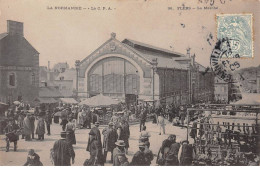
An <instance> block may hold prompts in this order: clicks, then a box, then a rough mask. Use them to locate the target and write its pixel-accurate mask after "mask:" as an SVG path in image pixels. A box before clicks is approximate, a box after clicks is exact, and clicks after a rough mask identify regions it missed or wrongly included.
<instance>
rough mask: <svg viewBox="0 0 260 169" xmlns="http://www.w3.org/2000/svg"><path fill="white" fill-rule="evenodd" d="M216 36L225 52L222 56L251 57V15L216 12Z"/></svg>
mask: <svg viewBox="0 0 260 169" xmlns="http://www.w3.org/2000/svg"><path fill="white" fill-rule="evenodd" d="M216 21H217V38H218V40H220V41H225V43H222V44H223V46H222V47H221V48H222V49H226V50H224V51H225V52H223V53H222V58H253V53H254V47H253V15H252V14H217V15H216Z"/></svg>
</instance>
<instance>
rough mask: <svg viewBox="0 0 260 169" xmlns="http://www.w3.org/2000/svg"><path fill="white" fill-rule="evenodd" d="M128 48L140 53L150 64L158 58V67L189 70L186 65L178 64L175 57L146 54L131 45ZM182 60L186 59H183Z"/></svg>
mask: <svg viewBox="0 0 260 169" xmlns="http://www.w3.org/2000/svg"><path fill="white" fill-rule="evenodd" d="M125 45H127V44H125ZM127 46H128V48H130V49H131V50H133V51H135V52H136V53H138V54H139V55H141V56H142V57H144V58H145V59H146V60H148V61H149V62H152V60H153V59H156V58H157V62H158V65H157V67H167V68H175V69H187V66H186V65H184V64H180V63H178V62H176V61H175V58H174V57H164V56H163V54H162V53H155V52H146V51H144V50H139V49H136V48H133V47H132V46H129V45H127ZM181 58H185V57H181ZM179 59H180V58H179Z"/></svg>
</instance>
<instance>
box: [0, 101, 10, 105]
mask: <svg viewBox="0 0 260 169" xmlns="http://www.w3.org/2000/svg"><path fill="white" fill-rule="evenodd" d="M0 105H2V106H8V104H6V103H3V102H0Z"/></svg>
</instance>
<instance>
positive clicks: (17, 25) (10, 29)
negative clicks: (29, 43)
mask: <svg viewBox="0 0 260 169" xmlns="http://www.w3.org/2000/svg"><path fill="white" fill-rule="evenodd" d="M7 33H8V34H9V35H20V36H23V23H22V22H16V21H11V20H7Z"/></svg>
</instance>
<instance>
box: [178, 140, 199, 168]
mask: <svg viewBox="0 0 260 169" xmlns="http://www.w3.org/2000/svg"><path fill="white" fill-rule="evenodd" d="M193 157H195V153H194V151H193V148H192V145H190V144H189V141H188V140H183V141H181V147H180V149H179V152H178V160H179V164H180V166H190V165H191V164H192V160H193Z"/></svg>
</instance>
